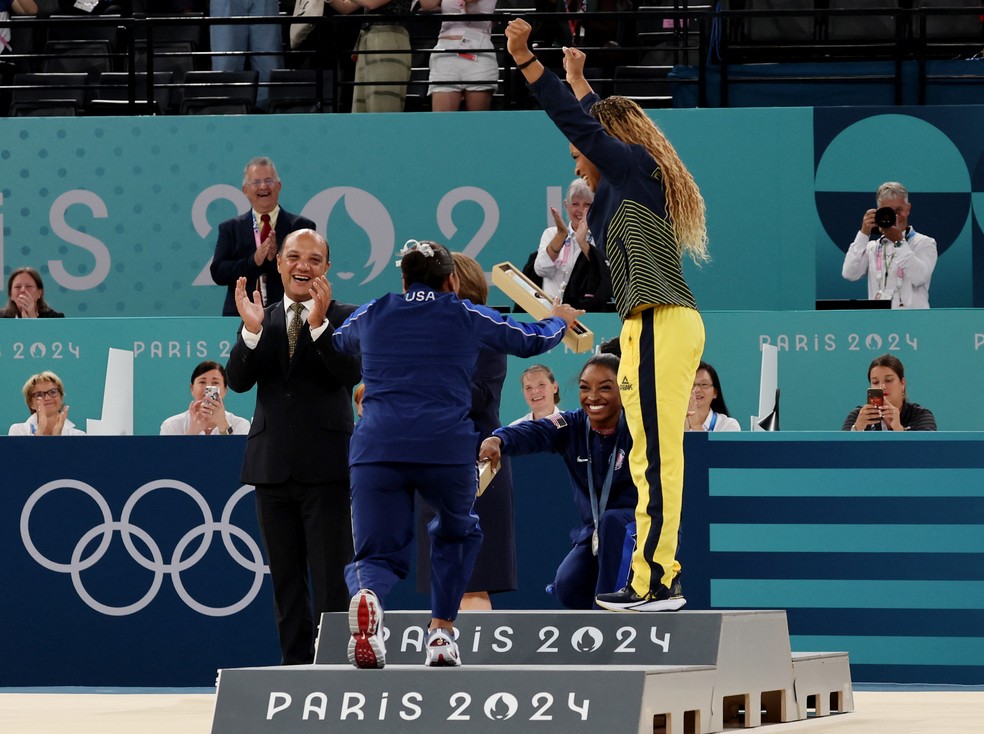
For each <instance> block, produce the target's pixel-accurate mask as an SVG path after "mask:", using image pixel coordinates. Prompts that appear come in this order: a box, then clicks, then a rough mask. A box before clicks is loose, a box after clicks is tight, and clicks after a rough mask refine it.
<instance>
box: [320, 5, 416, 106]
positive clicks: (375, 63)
mask: <svg viewBox="0 0 984 734" xmlns="http://www.w3.org/2000/svg"><path fill="white" fill-rule="evenodd" d="M326 4H327V5H328V6H329V7H330V8H331V9H332V10H334V11H335V12H338V13H342V14H343V15H348V14H349V13H354V12H355V11H357V10H365V12H367V13H372V14H373V15H390V16H401V15H410V4H411V0H327V3H326ZM355 52H356V54H357V55H358V59H357V60H356V62H355V92H354V93H353V99H352V112H403V105H404V104H405V103H406V100H407V83H408V82H409V81H410V62H411V56H410V34H409V33H408V32H407V29H406V28H405V27H403V26H402V25H399V23H398V22H397V21H394V22H392V23H386V22H383V23H378V22H377V23H369V24H367V25H366V26H365V27H364V28H363V29H362V33H361V34H360V35H359V40H358V42H357V44H356V47H355Z"/></svg>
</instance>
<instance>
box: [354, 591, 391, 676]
mask: <svg viewBox="0 0 984 734" xmlns="http://www.w3.org/2000/svg"><path fill="white" fill-rule="evenodd" d="M349 631H350V632H351V633H352V639H350V640H349V644H348V659H349V662H350V663H352V665H354V666H355V667H357V668H382V667H383V666H385V665H386V646H385V645H384V644H383V607H382V606H381V605H380V603H379V598H378V597H377V596H376V595H375V594H374V593H373V592H372V591H370V590H369V589H361V590H360V591H359V593H357V594H356V595H355V596H353V597H352V601H351V602H349Z"/></svg>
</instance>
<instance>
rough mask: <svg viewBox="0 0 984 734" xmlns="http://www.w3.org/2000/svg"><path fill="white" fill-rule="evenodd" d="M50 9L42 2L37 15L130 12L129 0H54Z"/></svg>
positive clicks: (117, 13)
mask: <svg viewBox="0 0 984 734" xmlns="http://www.w3.org/2000/svg"><path fill="white" fill-rule="evenodd" d="M54 6H55V7H54V8H53V9H52V10H46V9H47V8H49V7H50V3H43V4H42V6H41V8H40V11H39V13H38V14H39V15H41V16H48V17H50V16H51V15H90V16H91V15H120V16H129V15H131V14H132V9H133V8H132V6H133V3H132V2H131V0H81V1H80V0H56V2H55V3H54Z"/></svg>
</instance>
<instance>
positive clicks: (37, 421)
mask: <svg viewBox="0 0 984 734" xmlns="http://www.w3.org/2000/svg"><path fill="white" fill-rule="evenodd" d="M23 392H24V402H25V403H26V404H27V409H28V410H29V411H30V413H31V417H30V418H28V419H27V420H26V421H24V422H23V423H14V424H13V425H12V426H11V427H10V429H9V430H8V431H7V435H8V436H84V435H85V433H84V432H83V431H80V430H79V429H78V428H76V427H75V424H74V423H72V421H70V420H69V419H68V406H67V405H65V384H64V383H63V382H62V381H61V379H60V378H59V377H58V375H56V374H55V373H54V372H39V373H38V374H36V375H31V376H30V377H29V378H28V379H27V382H25V383H24V389H23Z"/></svg>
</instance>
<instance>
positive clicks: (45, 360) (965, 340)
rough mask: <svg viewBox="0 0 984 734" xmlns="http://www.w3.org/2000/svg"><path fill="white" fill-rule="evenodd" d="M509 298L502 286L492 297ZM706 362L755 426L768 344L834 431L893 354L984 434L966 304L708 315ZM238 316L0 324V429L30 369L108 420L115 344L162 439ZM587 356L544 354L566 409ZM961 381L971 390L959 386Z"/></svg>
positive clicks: (933, 401) (947, 413)
mask: <svg viewBox="0 0 984 734" xmlns="http://www.w3.org/2000/svg"><path fill="white" fill-rule="evenodd" d="M496 294H498V295H499V296H501V295H502V294H501V293H499V292H498V290H497V289H493V296H495V295H496ZM703 317H704V323H705V328H706V330H707V346H706V348H705V352H704V359H705V360H706V361H708V362H710V363H711V364H713V365H714V366H715V367H716V368H717V370H718V372H719V374H720V377H721V382H722V387H723V392H724V396H725V398H726V401H727V404H728V407H729V409H730V412H731V414H732V416H734V417H735V418H737V419H738V421H739V422H740V424H741V426H742V429H743V430H748V428H749V425H750V420H749V419H750V416H751V415H752V414H753V413H755V412H757V409H758V394H759V373H760V368H761V345H762V344H774V345H776V347H777V348H778V350H779V359H778V361H779V387H780V390H781V398H780V427H781V429H782V430H784V431H836V430H840V427H841V424H842V423H843V421H844V418H845V417H846V416H847V414H848V412H850V410H851V409H852V408H854V407H855V406H856V405H859V404H861V403H862V402H864V401H865V397H866V396H865V390H866V389H867V386H868V385H867V370H868V365H869V363H870V362H871V360H872V359H874V358H875V357H877V356H879V355H881V354H885V353H891V354H894V355H896V356H897V357H898V358H899V359H901V360H902V363H903V364H904V365H905V370H906V380H907V394H908V395H909V399H910V400H912V401H913V402H916V403H919V404H921V405H923V406H925V407H927V408H929V409H930V410H932V411H933V413H934V414H935V415H936V421H937V423H938V425H939V428H940V430H944V431H980V430H984V417H982V416H984V397H982V393H981V391H979V390H974V389H967V388H966V387H963V385H965V384H966V379H964V380H961V379H960V378H961V377H963V376H973V375H980V374H982V371H984V322H982V320H981V317H980V312H978V311H975V310H972V309H967V310H959V309H945V310H930V311H915V312H904V311H867V312H857V311H826V312H816V311H791V312H764V311H725V312H723V311H708V312H705V313H704V314H703ZM583 320H584V322H585V324H586V325H587V326H588V327H589V328H590V329H591V330H592V331H593V332H594V334H595V345H596V346H597V345H598V344H600V343H601V341H603V340H605V339H609V338H612V337H614V336H618V334H619V330H620V328H621V322H620V321H619V319H618V317H617V316H616V315H615V314H588V315H587V316H586V317H585V318H584V319H583ZM238 328H239V321H238V319H234V318H222V317H212V318H132V319H131V318H120V319H99V318H94V319H90V318H86V319H64V320H63V319H44V320H39V321H26V320H21V319H14V320H9V321H7V322H6V323H5V324H3V328H2V329H0V366H2V369H0V396H3V399H2V400H0V426H2V427H3V428H4V430H5V429H6V427H7V426H9V425H10V424H11V423H15V422H18V423H19V422H22V421H24V420H26V419H27V417H28V413H27V407H26V405H25V404H24V401H23V398H22V395H21V388H22V386H23V384H24V382H25V380H26V379H27V378H28V377H29V376H30V375H32V374H34V373H36V372H40V371H42V370H53V371H54V372H55V373H56V374H58V375H59V376H60V377H61V378H62V379H63V380H64V382H65V386H66V403H67V404H68V405H69V406H71V409H70V412H69V417H70V418H71V419H72V420H73V421H74V422H75V423H76V424H77V425H78V426H79V427H80V428H83V429H84V428H85V421H86V419H87V418H99V417H100V415H101V410H102V404H103V388H104V382H105V372H106V360H107V355H108V351H109V349H110V348H111V347H112V348H116V349H128V350H132V351H133V353H134V431H135V433H136V434H150V435H153V434H157V433H158V432H159V429H160V424H161V422H162V421H163V420H164V419H165V418H167V417H168V416H171V415H174V414H177V413H180V412H182V411H184V410H186V409H187V408H188V404H189V402H191V394H190V392H189V386H190V383H191V372H192V370H193V369H194V367H195V365H197V364H198V363H199V362H201V361H203V360H206V359H210V360H215V361H217V362H220V363H222V364H225V362H226V360H227V358H228V355H229V351H230V349H231V348H232V345H233V344H234V343H235V338H236V331H237V329H238ZM588 356H589V355H587V354H574V353H573V352H570V351H569V350H567V349H566V347H565V348H563V349H554V350H553V351H552V352H550V353H548V354H545V355H543V356H542V357H539V358H537V359H536V360H535V361H538V362H542V363H544V364H546V365H548V366H549V367H550V368H551V369H552V370H553V371H554V374H555V376H556V377H557V380H558V382H559V385H560V391H561V398H562V399H561V407H562V408H564V409H575V408H577V407H578V375H579V373H580V369H581V367H582V366H583V364H584V362H585V361H586V360H587V358H588ZM533 363H534V360H521V359H516V358H510V362H509V374H508V376H507V378H506V384H505V387H504V389H503V395H502V405H501V418H502V421H503V423H508V422H510V421H512V420H514V419H516V418H518V417H520V416H521V415H523V414H525V413H526V412H527V411H528V410H529V408H527V406H526V404H525V403H524V402H523V398H522V389H521V386H520V374H521V373H522V371H523V370H524V369H525V368H526V367H528V366H529V365H530V364H533ZM958 385H959V386H961V387H958ZM226 405H227V407H228V409H229V410H231V411H232V412H233V413H235V414H236V415H240V416H243V417H247V418H248V417H250V416H251V415H252V413H253V406H254V396H253V394H252V393H247V394H244V395H236V394H234V393H229V394H228V396H227V398H226Z"/></svg>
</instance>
